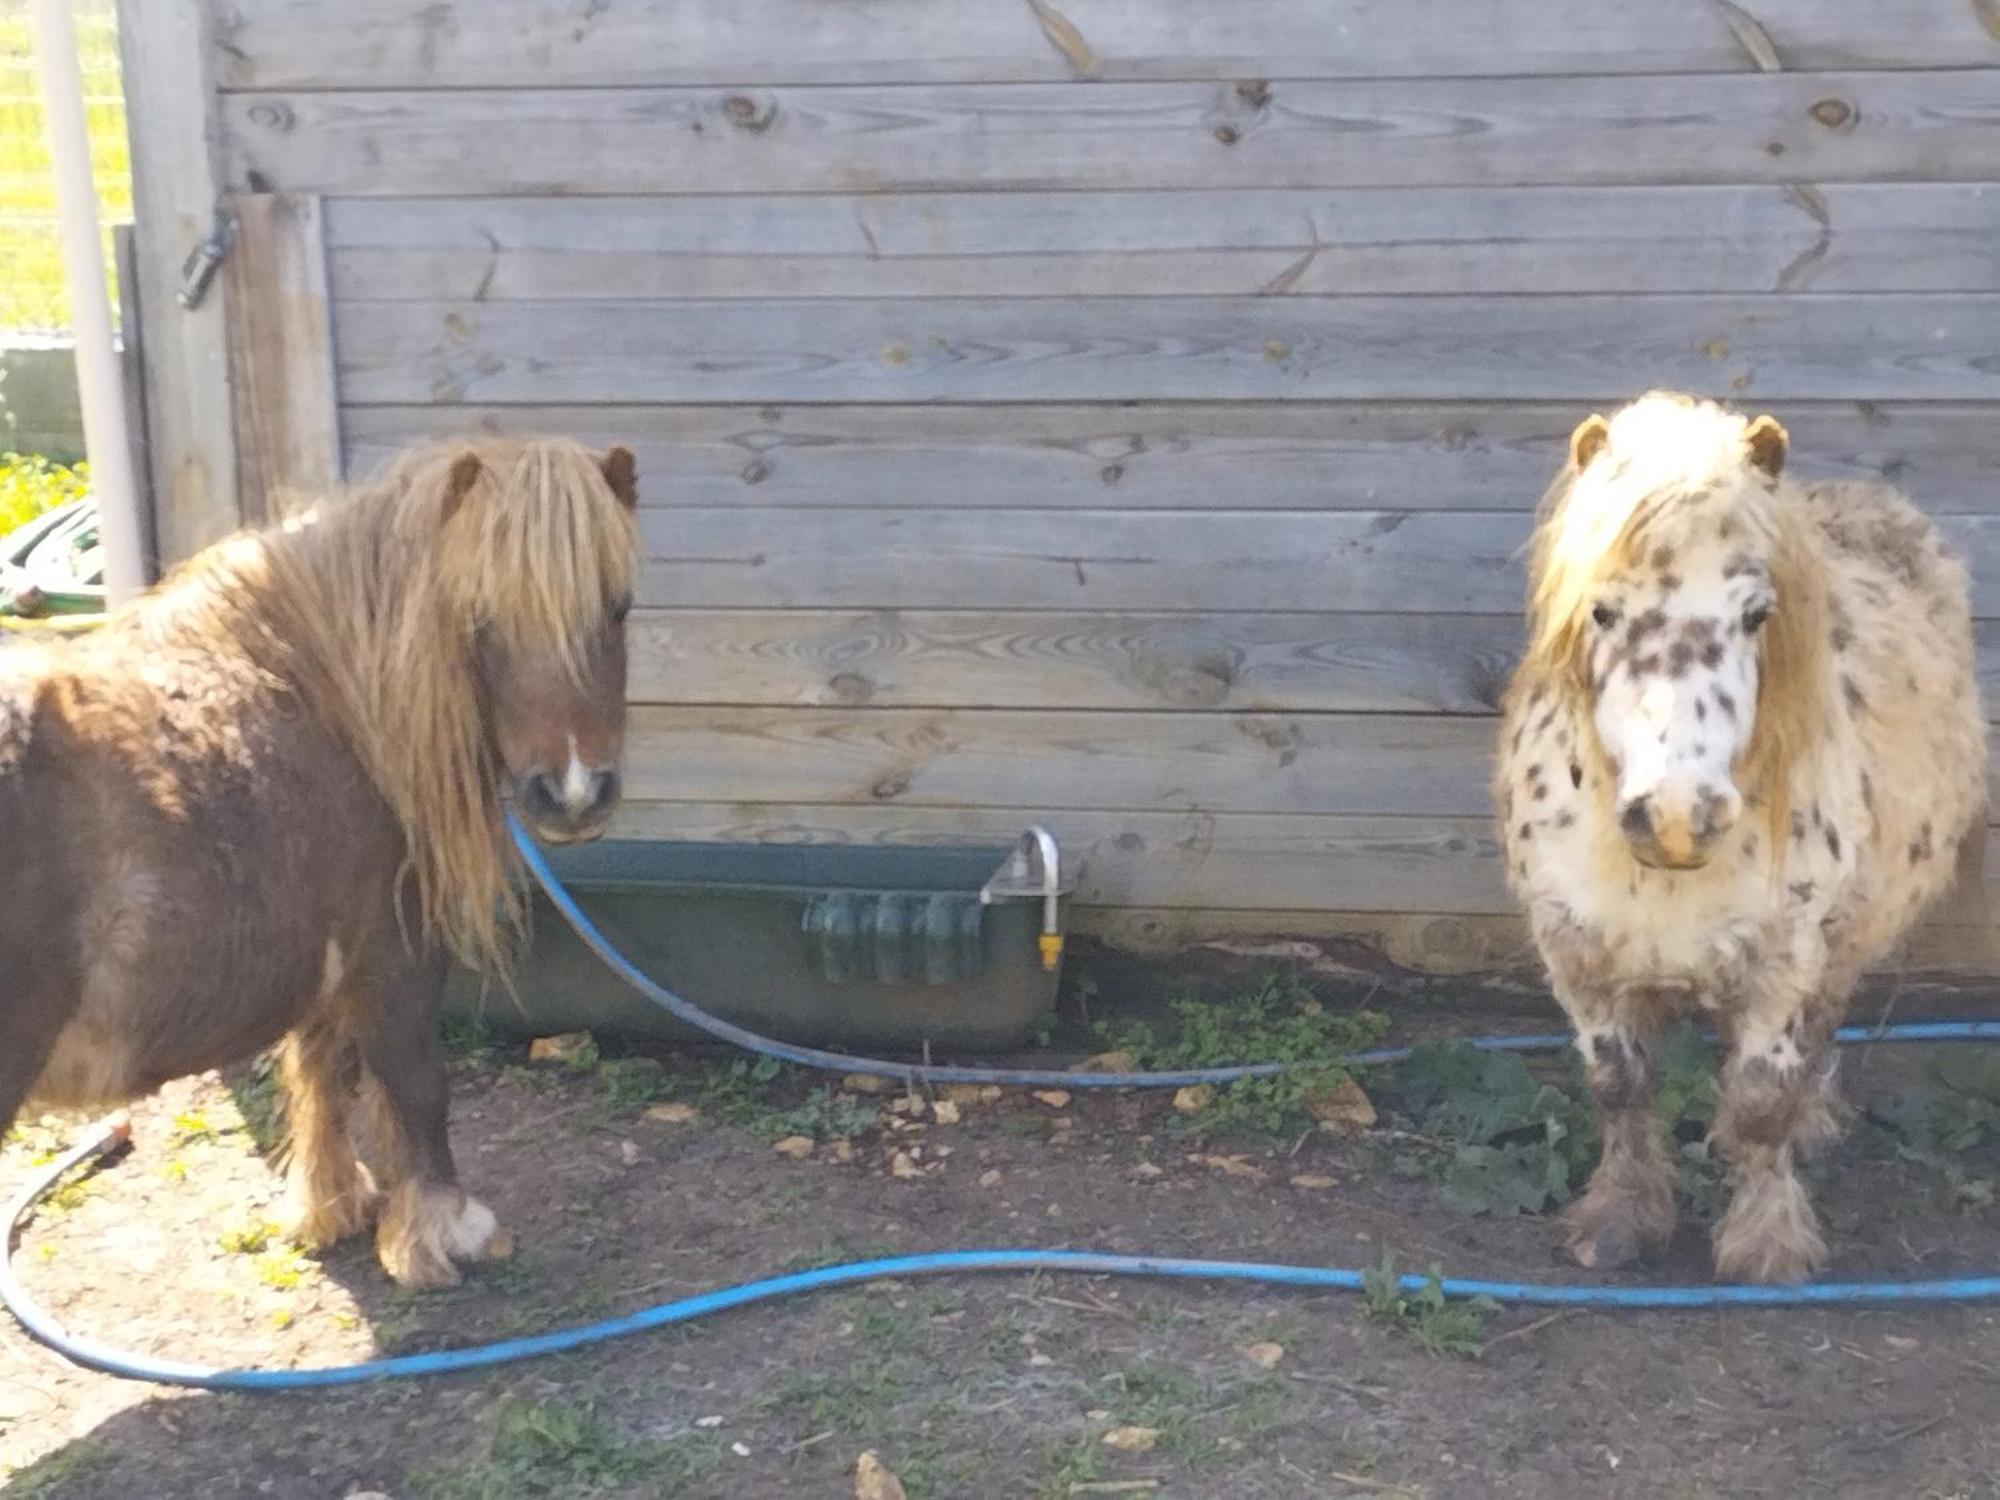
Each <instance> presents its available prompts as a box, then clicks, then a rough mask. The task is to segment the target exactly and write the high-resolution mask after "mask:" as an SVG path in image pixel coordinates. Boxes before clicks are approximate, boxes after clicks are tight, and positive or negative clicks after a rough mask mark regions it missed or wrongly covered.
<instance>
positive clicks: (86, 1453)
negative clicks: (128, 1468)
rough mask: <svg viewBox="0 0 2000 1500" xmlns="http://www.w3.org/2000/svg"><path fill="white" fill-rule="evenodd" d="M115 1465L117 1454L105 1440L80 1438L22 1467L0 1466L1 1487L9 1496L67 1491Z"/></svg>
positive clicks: (28, 1499)
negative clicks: (6, 1468)
mask: <svg viewBox="0 0 2000 1500" xmlns="http://www.w3.org/2000/svg"><path fill="white" fill-rule="evenodd" d="M117 1466H118V1455H117V1454H116V1453H114V1452H113V1451H112V1450H111V1449H110V1448H109V1447H108V1446H106V1445H105V1444H104V1443H101V1442H98V1441H96V1440H95V1439H92V1438H79V1439H77V1441H75V1442H73V1443H71V1444H70V1445H69V1446H68V1447H67V1448H63V1449H60V1450H59V1451H57V1452H55V1453H51V1454H50V1455H49V1456H48V1457H47V1458H44V1459H42V1460H40V1461H39V1462H37V1463H33V1464H30V1465H29V1466H28V1467H27V1468H25V1469H15V1470H12V1471H7V1470H0V1490H5V1491H6V1492H7V1494H8V1496H9V1497H11V1500H34V1497H37V1496H55V1495H63V1494H68V1493H71V1492H72V1491H73V1490H74V1487H75V1486H77V1485H80V1484H82V1483H84V1482H85V1481H87V1480H91V1479H100V1478H102V1477H103V1476H104V1475H105V1474H106V1473H108V1472H109V1471H110V1470H112V1469H114V1468H116V1467H117Z"/></svg>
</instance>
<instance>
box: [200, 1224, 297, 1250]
mask: <svg viewBox="0 0 2000 1500" xmlns="http://www.w3.org/2000/svg"><path fill="white" fill-rule="evenodd" d="M282 1234H283V1230H281V1229H280V1228H279V1227H278V1226H277V1225H276V1224H273V1223H272V1222H271V1221H270V1220H269V1219H248V1220H245V1221H244V1222H243V1223H241V1224H237V1225H235V1226H233V1227H231V1228H229V1229H225V1230H223V1231H222V1233H221V1234H220V1235H219V1236H217V1238H216V1244H217V1245H219V1246H220V1247H221V1249H222V1253H223V1254H224V1255H260V1254H262V1253H263V1252H264V1251H266V1250H268V1249H270V1248H271V1246H272V1245H274V1244H277V1243H278V1242H279V1240H280V1237H281V1236H282Z"/></svg>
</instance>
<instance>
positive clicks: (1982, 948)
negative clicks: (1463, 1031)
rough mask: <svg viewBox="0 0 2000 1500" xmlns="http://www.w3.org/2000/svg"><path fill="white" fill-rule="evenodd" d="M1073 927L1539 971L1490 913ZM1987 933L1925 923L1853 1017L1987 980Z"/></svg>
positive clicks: (1199, 911) (1326, 960)
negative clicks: (1953, 983)
mask: <svg viewBox="0 0 2000 1500" xmlns="http://www.w3.org/2000/svg"><path fill="white" fill-rule="evenodd" d="M1066 925H1067V927H1068V928H1069V931H1070V932H1071V933H1072V934H1075V935H1077V936H1083V937H1091V938H1095V939H1097V940H1098V941H1100V942H1103V943H1105V944H1107V945H1108V946H1110V947H1113V948H1116V949H1120V950H1123V951H1125V952H1131V953H1138V954H1143V955H1148V956H1153V957H1165V956H1172V955H1174V954H1178V953H1185V952H1187V951H1188V950H1189V949H1191V948H1205V949H1208V950H1211V951H1213V952H1217V953H1226V954H1232V955H1236V956H1239V957H1242V958H1247V959H1254V960H1261V961H1265V962H1269V963H1272V964H1276V965H1282V966H1284V967H1286V968H1291V969H1296V970H1298V971H1300V972H1303V973H1304V974H1306V975H1308V976H1310V975H1312V974H1315V973H1321V974H1328V975H1338V976H1342V977H1352V976H1353V975H1354V973H1355V972H1356V971H1357V970H1362V971H1367V970H1371V969H1374V968H1376V967H1378V966H1379V965H1381V964H1388V965H1393V966H1395V967H1398V968H1402V969H1408V970H1411V971H1413V972H1416V973H1419V974H1429V975H1440V976H1442V975H1467V976H1479V977H1487V978H1493V977H1503V976H1504V977H1518V978H1522V979H1527V980H1529V981H1530V982H1533V980H1534V979H1536V978H1538V977H1539V976H1540V975H1541V973H1542V972H1543V971H1542V967H1541V959H1540V956H1539V955H1538V954H1537V953H1536V951H1535V945H1534V940H1533V939H1532V938H1531V937H1530V936H1529V934H1528V924H1527V922H1526V921H1525V920H1524V919H1523V918H1521V917H1519V916H1517V915H1514V914H1511V913H1498V912H1490V913H1489V912H1459V913H1453V914H1445V913H1440V912H1425V911H1410V912H1344V911H1285V910H1279V911H1246V910H1231V909H1229V908H1226V907H1224V908H1215V907H1186V906H1180V907H1109V906H1078V907H1073V908H1071V910H1070V912H1069V914H1068V918H1067V922H1066ZM1993 964H1994V945H1993V934H1992V933H1991V932H1989V931H1987V930H1986V929H1984V928H1975V927H1966V926H1962V925H1953V924H1951V923H1949V922H1944V921H1935V922H1927V923H1925V924H1923V925H1922V926H1920V927H1918V929H1917V930H1916V932H1914V933H1913V934H1911V937H1910V941H1909V943H1908V944H1907V946H1906V950H1905V951H1904V952H1902V953H1899V954H1896V955H1893V956H1892V957H1890V958H1887V959H1885V960H1884V961H1883V962H1882V963H1880V964H1878V965H1876V966H1875V968H1874V969H1873V970H1871V971H1870V973H1869V976H1868V977H1867V978H1864V980H1863V985H1862V990H1861V999H1860V1001H1859V1006H1858V1008H1857V1010H1856V1013H1855V1020H1857V1021H1862V1020H1868V1019H1872V1018H1873V1017H1874V1015H1875V1014H1876V1011H1875V1010H1874V1009H1871V1008H1870V1007H1871V1005H1877V1006H1879V1005H1880V1004H1881V1003H1882V1001H1883V998H1885V997H1884V995H1883V992H1884V991H1886V992H1887V993H1886V999H1887V1000H1888V1002H1889V1003H1893V1002H1894V1000H1895V999H1896V998H1897V997H1898V996H1899V995H1900V994H1901V993H1902V986H1903V984H1904V983H1905V982H1906V981H1907V980H1910V979H1938V980H1945V981H1950V980H1953V979H1961V980H1962V979H1986V978H1989V977H1990V976H1991V975H1992V973H1993Z"/></svg>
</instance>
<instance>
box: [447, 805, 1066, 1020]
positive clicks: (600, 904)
mask: <svg viewBox="0 0 2000 1500" xmlns="http://www.w3.org/2000/svg"><path fill="white" fill-rule="evenodd" d="M1047 847H1048V848H1049V849H1051V850H1053V844H1052V843H1051V844H1050V845H1048V846H1047ZM1040 849H1041V846H1040V845H1039V841H1038V840H1037V839H1036V838H1035V837H1033V836H1032V835H1024V837H1023V840H1022V842H1021V843H1020V844H1018V845H1016V846H1015V847H1013V848H1011V849H1010V848H1008V847H1006V846H1004V845H1003V846H985V845H981V846H972V847H964V846H961V847H951V848H898V847H885V846H879V845H867V846H850V845H826V844H804V845H800V844H786V845H777V844H694V843H670V842H651V841H617V840H608V841H605V842H602V843H596V844H588V845H583V846H580V847H576V848H570V849H563V850H555V851H551V853H550V863H551V864H552V865H553V866H554V868H555V871H556V874H557V875H558V876H559V877H560V878H561V880H562V881H563V883H564V884H565V885H566V886H568V887H569V889H570V890H571V891H572V892H573V893H574V894H575V895H576V897H577V900H578V901H579V903H580V904H581V905H582V906H583V907H584V909H585V911H586V912H587V913H588V914H589V915H590V917H591V919H592V920H593V921H595V922H596V923H598V925H599V926H601V927H602V928H603V929H604V931H605V933H606V934H607V935H608V936H609V937H610V938H611V940H612V941H613V942H615V943H616V944H618V946H619V947H620V948H621V949H623V950H624V951H625V952H626V953H627V954H628V955H630V956H631V958H632V960H633V961H634V962H635V963H637V964H638V965H639V966H640V967H641V968H642V969H644V970H645V971H646V972H647V973H649V974H651V975H652V976H653V977H654V978H655V979H657V980H658V981H659V982H660V983H662V984H664V985H666V986H667V987H669V988H670V989H674V990H677V991H679V992H680V993H682V994H684V995H690V996H696V997H699V1000H700V1003H701V1005H702V1007H703V1008H704V1009H706V1010H710V1011H712V1012H714V1013H715V1014H717V1015H720V1016H723V1017H725V1018H727V1019H729V1020H731V1021H735V1022H737V1023H738V1024H739V1025H743V1026H747V1027H750V1028H752V1029H753V1030H759V1031H768V1032H772V1033H774V1034H776V1035H778V1036H781V1037H784V1038H785V1039H787V1040H790V1041H797V1042H801V1043H805V1044H809V1045H822V1046H839V1047H847V1048H863V1047H879V1048H908V1049H913V1050H914V1049H917V1048H920V1047H922V1046H923V1044H924V1043H926V1042H929V1043H931V1044H933V1045H935V1046H936V1047H937V1048H939V1049H940V1050H946V1049H950V1050H955V1051H964V1050H967V1049H996V1050H998V1049H1008V1048H1014V1047H1018V1046H1020V1045H1021V1044H1023V1043H1024V1042H1026V1041H1027V1040H1028V1039H1029V1038H1030V1037H1031V1036H1032V1035H1033V1033H1034V1031H1035V1029H1036V1026H1037V1023H1038V1022H1039V1021H1040V1020H1041V1019H1042V1018H1043V1017H1044V1016H1046V1015H1047V1014H1049V1012H1050V1011H1051V1010H1052V1009H1053V1007H1054V1005H1055V996H1056V985H1057V983H1058V981H1059V979H1060V967H1059V958H1057V955H1058V953H1059V949H1060V944H1059V943H1050V944H1047V945H1045V944H1044V942H1043V938H1044V935H1045V929H1046V928H1048V927H1049V924H1050V923H1051V921H1052V918H1051V915H1050V913H1051V912H1052V911H1053V910H1054V906H1055V903H1054V902H1052V901H1050V900H1049V899H1048V898H1049V897H1050V896H1051V895H1052V894H1055V895H1060V894H1063V893H1066V892H1067V891H1068V890H1069V889H1070V888H1071V887H1073V885H1074V883H1075V881H1074V875H1073V873H1072V872H1067V871H1064V870H1063V869H1062V868H1061V866H1062V860H1061V857H1060V855H1059V854H1057V856H1056V858H1055V859H1054V861H1053V864H1054V866H1055V873H1054V877H1053V880H1051V878H1050V876H1049V874H1048V865H1049V863H1050V861H1048V860H1047V858H1046V856H1045V855H1043V854H1042V853H1041V852H1040ZM531 917H532V924H533V925H532V936H531V941H530V944H529V947H528V951H527V953H526V954H525V956H524V958H523V962H522V966H521V968H520V970H519V972H518V973H517V975H516V978H515V981H514V987H515V991H516V993H515V994H514V995H509V994H507V993H506V992H505V990H504V989H502V988H501V987H499V986H482V985H481V984H480V983H479V982H478V981H477V980H475V979H474V978H472V977H471V976H469V975H459V976H455V977H454V979H453V981H452V985H451V988H450V991H449V993H448V996H447V1005H448V1007H449V1008H450V1009H452V1010H454V1011H456V1012H459V1013H461V1014H476V1015H478V1016H479V1017H480V1018H481V1019H483V1020H484V1021H485V1023H486V1024H487V1025H488V1026H490V1027H493V1028H495V1029H497V1030H498V1031H500V1032H501V1033H503V1034H509V1035H515V1036H524V1035H525V1036H541V1035H550V1034H554V1033H558V1032H566V1031H576V1030H585V1029H588V1030H591V1031H594V1032H597V1033H600V1034H605V1035H611V1036H622V1037H626V1038H629V1039H635V1040H648V1041H664V1042H675V1043H685V1042H690V1041H695V1040H698V1039H699V1035H698V1033H695V1032H693V1031H691V1030H689V1029H687V1028H685V1027H683V1026H682V1025H681V1024H680V1023H679V1022H677V1021H675V1020H673V1019H672V1018H671V1017H669V1016H667V1015H666V1014H665V1013H664V1012H662V1011H660V1010H658V1009H656V1008H655V1007H653V1006H650V1005H648V1004H646V1003H645V1002H644V1001H643V1000H641V999H640V998H638V997H637V996H636V995H634V994H633V992H632V991H631V989H630V988H629V987H628V986H627V985H625V984H624V983H623V982H622V981H621V980H619V979H618V978H617V977H616V976H615V975H614V974H613V973H612V972H611V971H610V970H609V969H607V968H606V967H605V966H604V965H603V964H602V963H601V962H600V961H599V960H598V959H597V958H596V957H595V956H594V955H592V954H591V953H590V952H589V950H588V949H586V948H585V947H584V946H583V945H582V943H581V942H579V941H578V940H577V938H576V937H575V935H574V934H573V933H571V931H570V930H569V928H568V926H567V924H565V923H564V922H563V921H562V919H561V917H560V916H559V915H558V914H557V913H556V912H555V911H554V910H553V909H552V908H550V907H549V906H548V905H547V903H546V902H545V901H544V900H542V898H541V897H540V896H539V895H538V896H537V897H536V898H535V902H534V905H533V907H532V912H531ZM1045 948H1046V952H1047V954H1048V957H1049V958H1051V959H1055V960H1056V961H1055V962H1045V961H1044V954H1045Z"/></svg>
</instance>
